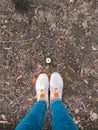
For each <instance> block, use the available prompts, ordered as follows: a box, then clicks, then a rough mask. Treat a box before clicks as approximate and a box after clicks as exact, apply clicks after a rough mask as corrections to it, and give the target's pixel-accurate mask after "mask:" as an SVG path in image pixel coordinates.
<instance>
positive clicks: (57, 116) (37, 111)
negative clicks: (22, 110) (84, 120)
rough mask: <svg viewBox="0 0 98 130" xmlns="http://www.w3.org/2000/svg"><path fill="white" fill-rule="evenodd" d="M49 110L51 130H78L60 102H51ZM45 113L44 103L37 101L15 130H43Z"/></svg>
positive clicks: (45, 106) (57, 100) (56, 100)
mask: <svg viewBox="0 0 98 130" xmlns="http://www.w3.org/2000/svg"><path fill="white" fill-rule="evenodd" d="M50 108H51V112H52V129H53V130H78V127H77V126H76V125H75V123H74V121H73V120H72V118H71V116H70V115H69V113H68V111H67V109H66V108H65V106H64V105H63V103H62V101H61V100H59V99H55V100H53V101H52V102H51V104H50ZM46 111H47V104H46V102H45V101H38V102H37V103H36V104H35V105H34V106H33V108H32V109H31V110H30V112H29V113H28V114H27V115H26V116H25V118H24V119H23V120H22V121H21V122H20V123H19V124H18V126H17V127H16V129H15V130H43V126H44V120H45V115H46Z"/></svg>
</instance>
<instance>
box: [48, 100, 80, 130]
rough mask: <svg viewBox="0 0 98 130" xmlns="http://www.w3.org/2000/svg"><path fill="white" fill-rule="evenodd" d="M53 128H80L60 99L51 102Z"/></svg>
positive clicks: (62, 129)
mask: <svg viewBox="0 0 98 130" xmlns="http://www.w3.org/2000/svg"><path fill="white" fill-rule="evenodd" d="M50 107H51V111H52V128H53V130H78V128H77V126H76V125H75V123H74V121H73V120H72V118H71V116H70V115H69V113H68V111H67V109H66V108H65V106H64V105H63V103H62V101H61V100H60V99H54V100H53V101H52V102H51V105H50Z"/></svg>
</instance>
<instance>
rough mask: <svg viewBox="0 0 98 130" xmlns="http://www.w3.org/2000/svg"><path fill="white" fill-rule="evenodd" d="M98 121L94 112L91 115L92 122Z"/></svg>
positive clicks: (97, 116)
mask: <svg viewBox="0 0 98 130" xmlns="http://www.w3.org/2000/svg"><path fill="white" fill-rule="evenodd" d="M97 119H98V115H97V113H95V112H93V113H92V114H91V116H90V120H91V121H95V120H97Z"/></svg>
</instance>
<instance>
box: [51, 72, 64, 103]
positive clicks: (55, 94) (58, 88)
mask: <svg viewBox="0 0 98 130" xmlns="http://www.w3.org/2000/svg"><path fill="white" fill-rule="evenodd" d="M62 90H63V79H62V77H61V75H60V74H59V73H58V72H54V73H52V75H51V77H50V101H52V100H53V99H55V98H57V99H62Z"/></svg>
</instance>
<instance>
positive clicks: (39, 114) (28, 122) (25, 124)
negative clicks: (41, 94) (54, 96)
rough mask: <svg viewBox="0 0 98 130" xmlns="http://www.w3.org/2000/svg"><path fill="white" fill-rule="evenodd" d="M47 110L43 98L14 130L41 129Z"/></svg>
mask: <svg viewBox="0 0 98 130" xmlns="http://www.w3.org/2000/svg"><path fill="white" fill-rule="evenodd" d="M46 110H47V103H46V102H45V101H44V100H40V101H38V102H37V103H36V104H35V105H34V106H33V107H32V109H31V110H30V112H29V113H28V114H27V115H26V116H25V118H24V119H23V120H22V121H21V122H20V123H19V124H18V126H17V127H16V129H15V130H42V128H43V125H44V120H45V115H46Z"/></svg>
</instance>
